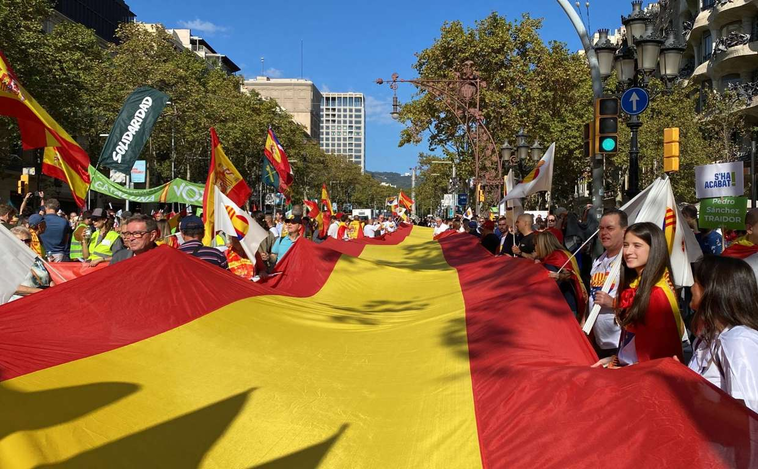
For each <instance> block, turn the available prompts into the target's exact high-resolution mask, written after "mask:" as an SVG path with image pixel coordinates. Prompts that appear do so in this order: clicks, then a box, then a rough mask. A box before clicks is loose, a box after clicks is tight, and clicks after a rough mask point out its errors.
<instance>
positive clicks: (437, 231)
mask: <svg viewBox="0 0 758 469" xmlns="http://www.w3.org/2000/svg"><path fill="white" fill-rule="evenodd" d="M448 228H449V227H448V226H447V225H446V224H444V223H443V224H441V225H440V226H435V227H434V232H433V235H434V236H437V235H438V234H440V233H443V232H445V231H447V230H448Z"/></svg>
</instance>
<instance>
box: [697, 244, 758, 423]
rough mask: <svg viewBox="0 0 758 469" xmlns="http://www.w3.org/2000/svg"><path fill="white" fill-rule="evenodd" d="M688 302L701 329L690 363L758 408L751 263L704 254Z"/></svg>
mask: <svg viewBox="0 0 758 469" xmlns="http://www.w3.org/2000/svg"><path fill="white" fill-rule="evenodd" d="M693 275H694V277H695V283H694V285H692V301H691V302H690V306H691V307H692V309H693V310H694V311H695V314H694V316H693V318H692V328H693V330H694V331H695V334H696V335H697V337H698V338H697V340H696V341H695V343H694V346H693V348H694V350H695V351H694V354H693V356H692V360H691V361H690V364H689V367H690V368H691V369H692V370H694V371H695V372H697V373H699V374H700V375H701V376H703V377H704V378H705V379H707V380H708V381H710V382H711V383H713V384H714V385H716V386H718V387H720V388H721V389H723V390H724V391H725V392H727V393H729V394H730V395H731V396H732V397H734V398H735V399H740V400H742V401H744V402H745V404H746V405H747V406H748V407H750V408H751V409H753V410H754V411H756V412H758V283H757V282H756V280H755V275H754V273H753V270H752V269H751V267H750V266H749V265H748V264H747V263H746V262H745V261H743V260H741V259H736V258H731V257H716V256H706V257H705V258H703V260H702V261H700V262H699V263H698V264H696V265H695V268H694V270H693Z"/></svg>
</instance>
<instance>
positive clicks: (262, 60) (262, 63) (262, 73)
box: [261, 57, 266, 76]
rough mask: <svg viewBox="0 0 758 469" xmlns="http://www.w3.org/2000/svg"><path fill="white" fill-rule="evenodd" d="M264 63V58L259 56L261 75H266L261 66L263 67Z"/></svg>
mask: <svg viewBox="0 0 758 469" xmlns="http://www.w3.org/2000/svg"><path fill="white" fill-rule="evenodd" d="M265 63H266V59H264V58H263V57H261V76H265V75H266V72H264V71H263V68H264V67H265V65H264V64H265Z"/></svg>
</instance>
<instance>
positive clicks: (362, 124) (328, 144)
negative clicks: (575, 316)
mask: <svg viewBox="0 0 758 469" xmlns="http://www.w3.org/2000/svg"><path fill="white" fill-rule="evenodd" d="M322 96H323V97H322V99H321V135H320V138H319V144H320V146H321V149H323V150H324V151H325V152H327V153H331V154H333V155H343V156H345V157H346V158H347V160H348V161H351V162H353V163H355V164H357V165H358V166H360V167H361V172H363V171H365V170H366V101H365V99H364V98H363V93H322Z"/></svg>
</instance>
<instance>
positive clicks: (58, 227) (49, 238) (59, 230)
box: [40, 213, 71, 254]
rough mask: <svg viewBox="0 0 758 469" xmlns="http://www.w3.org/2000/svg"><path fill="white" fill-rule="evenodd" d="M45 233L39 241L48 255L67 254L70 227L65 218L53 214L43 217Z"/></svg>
mask: <svg viewBox="0 0 758 469" xmlns="http://www.w3.org/2000/svg"><path fill="white" fill-rule="evenodd" d="M44 218H45V232H44V233H42V235H41V236H40V239H41V240H42V245H43V246H45V251H46V252H47V253H48V254H57V253H60V252H65V253H68V252H69V249H70V247H69V240H70V239H71V226H70V225H69V224H68V222H67V221H66V219H65V218H63V217H59V216H58V215H56V214H54V213H48V214H47V215H45V217H44Z"/></svg>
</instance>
